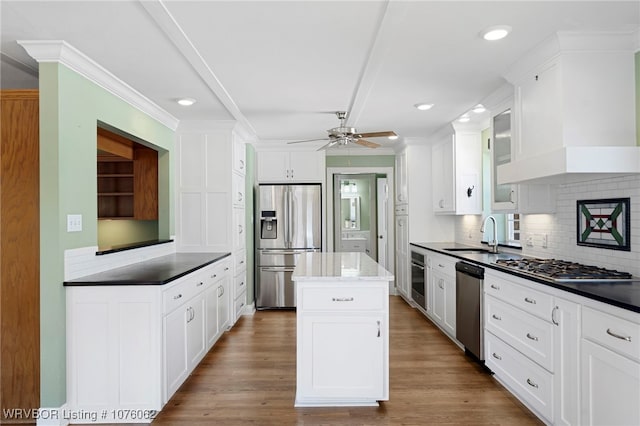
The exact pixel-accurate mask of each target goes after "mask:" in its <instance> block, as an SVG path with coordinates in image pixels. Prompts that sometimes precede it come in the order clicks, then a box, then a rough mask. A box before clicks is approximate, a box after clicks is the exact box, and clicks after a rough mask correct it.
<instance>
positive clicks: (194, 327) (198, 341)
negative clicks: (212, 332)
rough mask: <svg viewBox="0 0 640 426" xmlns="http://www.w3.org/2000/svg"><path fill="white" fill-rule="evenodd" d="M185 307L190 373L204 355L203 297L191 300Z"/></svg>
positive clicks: (199, 296)
mask: <svg viewBox="0 0 640 426" xmlns="http://www.w3.org/2000/svg"><path fill="white" fill-rule="evenodd" d="M187 307H188V308H187V363H188V365H189V370H190V371H191V370H193V369H194V368H195V367H196V366H197V365H198V363H199V362H200V360H201V359H202V358H203V357H204V354H205V353H206V338H205V328H206V327H205V298H204V295H202V294H200V295H198V296H196V297H194V298H193V299H191V301H190V302H189V303H187Z"/></svg>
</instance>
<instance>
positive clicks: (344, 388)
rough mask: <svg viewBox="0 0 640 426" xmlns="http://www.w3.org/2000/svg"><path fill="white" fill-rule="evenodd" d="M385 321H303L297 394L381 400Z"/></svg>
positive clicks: (317, 318) (329, 318) (335, 318)
mask: <svg viewBox="0 0 640 426" xmlns="http://www.w3.org/2000/svg"><path fill="white" fill-rule="evenodd" d="M383 321H384V317H383V316H382V315H336V314H332V315H327V314H321V315H310V314H306V315H305V316H304V318H303V320H302V329H303V333H302V336H303V341H302V342H301V343H300V342H299V343H298V345H300V347H301V351H302V356H301V357H298V360H302V363H303V364H302V366H301V368H298V372H299V374H301V375H302V377H301V378H300V379H299V382H298V384H299V386H301V388H302V389H299V390H298V392H299V393H300V394H304V395H305V396H306V397H320V398H335V399H344V398H359V399H364V398H371V399H373V400H375V399H382V398H384V396H385V395H384V374H383V372H384V371H385V365H384V348H385V346H384V341H385V339H386V338H387V336H385V333H384V329H385V328H384V322H383Z"/></svg>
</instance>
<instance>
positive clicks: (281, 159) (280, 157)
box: [257, 150, 325, 183]
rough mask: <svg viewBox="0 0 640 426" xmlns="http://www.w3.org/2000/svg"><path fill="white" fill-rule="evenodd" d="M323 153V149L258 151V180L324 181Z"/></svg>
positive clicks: (289, 181) (261, 181) (274, 181)
mask: <svg viewBox="0 0 640 426" xmlns="http://www.w3.org/2000/svg"><path fill="white" fill-rule="evenodd" d="M324 155H325V153H324V151H281V150H278V151H271V150H268V151H267V150H264V151H263V150H261V151H258V153H257V163H258V173H257V176H258V182H260V183H278V182H287V183H292V182H324V173H325V156H324Z"/></svg>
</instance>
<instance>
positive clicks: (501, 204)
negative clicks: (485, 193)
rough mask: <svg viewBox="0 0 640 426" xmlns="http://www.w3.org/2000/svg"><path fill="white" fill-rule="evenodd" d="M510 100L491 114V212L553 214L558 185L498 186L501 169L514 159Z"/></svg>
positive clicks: (494, 109) (512, 117)
mask: <svg viewBox="0 0 640 426" xmlns="http://www.w3.org/2000/svg"><path fill="white" fill-rule="evenodd" d="M515 112H516V111H514V110H513V102H512V101H511V99H509V100H507V101H505V102H503V103H501V104H499V105H497V106H496V107H494V108H493V109H492V114H491V142H490V146H489V148H490V152H491V211H492V212H519V213H552V212H554V211H555V186H552V185H548V184H547V185H545V184H529V185H518V184H511V183H499V182H498V179H497V176H498V168H499V167H501V166H504V165H508V164H510V163H511V162H512V161H513V159H514V155H513V149H514V148H513V147H514V145H515V144H514V137H513V132H512V123H513V121H514V119H515V115H516V114H515Z"/></svg>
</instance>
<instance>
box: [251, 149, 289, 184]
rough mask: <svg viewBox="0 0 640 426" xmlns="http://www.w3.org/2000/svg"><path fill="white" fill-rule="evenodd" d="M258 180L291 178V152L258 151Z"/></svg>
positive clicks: (272, 180) (274, 180)
mask: <svg viewBox="0 0 640 426" xmlns="http://www.w3.org/2000/svg"><path fill="white" fill-rule="evenodd" d="M257 162H258V172H257V177H258V182H282V181H287V180H289V154H288V153H287V152H282V151H260V152H258V161H257Z"/></svg>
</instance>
